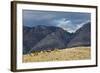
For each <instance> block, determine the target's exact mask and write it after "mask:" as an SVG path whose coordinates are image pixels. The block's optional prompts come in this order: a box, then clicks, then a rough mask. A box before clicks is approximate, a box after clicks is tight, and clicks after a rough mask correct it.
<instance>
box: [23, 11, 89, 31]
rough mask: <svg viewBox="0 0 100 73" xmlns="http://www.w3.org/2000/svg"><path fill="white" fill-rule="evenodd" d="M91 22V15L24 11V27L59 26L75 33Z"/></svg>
mask: <svg viewBox="0 0 100 73" xmlns="http://www.w3.org/2000/svg"><path fill="white" fill-rule="evenodd" d="M90 20H91V14H90V13H82V12H81V13H79V12H56V11H37V10H23V25H24V26H28V27H33V26H37V25H46V26H57V27H61V28H63V29H64V30H67V31H69V32H75V31H76V30H77V29H79V28H80V27H82V26H83V25H84V24H85V23H87V22H89V21H90Z"/></svg>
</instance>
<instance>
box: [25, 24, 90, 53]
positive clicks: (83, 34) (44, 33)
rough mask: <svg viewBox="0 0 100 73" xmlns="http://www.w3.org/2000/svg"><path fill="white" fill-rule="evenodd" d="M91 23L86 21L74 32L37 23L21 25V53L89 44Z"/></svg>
mask: <svg viewBox="0 0 100 73" xmlns="http://www.w3.org/2000/svg"><path fill="white" fill-rule="evenodd" d="M90 36H91V23H90V22H88V23H86V24H84V25H83V26H82V27H81V28H79V29H78V30H77V31H76V32H75V33H69V32H68V31H66V30H64V29H63V28H60V27H55V26H45V25H38V26H34V27H27V26H23V54H27V53H31V52H32V51H42V50H53V49H55V48H57V49H64V48H68V47H76V46H90V45H91V37H90Z"/></svg>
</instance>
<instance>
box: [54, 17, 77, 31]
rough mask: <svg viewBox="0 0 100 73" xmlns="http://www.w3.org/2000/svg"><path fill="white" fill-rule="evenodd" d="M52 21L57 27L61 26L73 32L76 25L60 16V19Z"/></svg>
mask: <svg viewBox="0 0 100 73" xmlns="http://www.w3.org/2000/svg"><path fill="white" fill-rule="evenodd" d="M54 22H55V23H56V24H57V26H58V27H61V28H63V29H64V30H67V31H68V32H75V29H76V27H75V26H76V25H74V24H73V23H72V21H71V20H66V18H62V19H60V20H54Z"/></svg>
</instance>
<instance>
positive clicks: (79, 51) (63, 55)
mask: <svg viewBox="0 0 100 73" xmlns="http://www.w3.org/2000/svg"><path fill="white" fill-rule="evenodd" d="M90 58H91V50H90V47H73V48H67V49H63V50H54V51H50V52H43V51H41V52H39V53H38V54H35V53H31V54H27V55H23V62H25V63H26V62H45V61H67V60H84V59H90Z"/></svg>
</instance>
